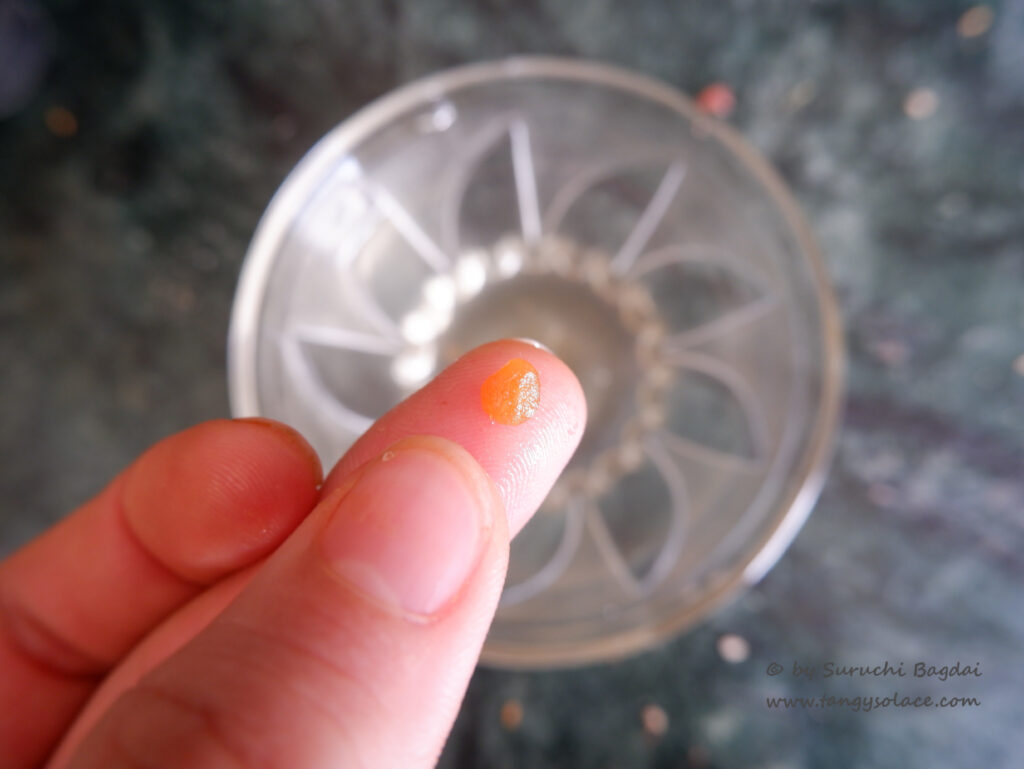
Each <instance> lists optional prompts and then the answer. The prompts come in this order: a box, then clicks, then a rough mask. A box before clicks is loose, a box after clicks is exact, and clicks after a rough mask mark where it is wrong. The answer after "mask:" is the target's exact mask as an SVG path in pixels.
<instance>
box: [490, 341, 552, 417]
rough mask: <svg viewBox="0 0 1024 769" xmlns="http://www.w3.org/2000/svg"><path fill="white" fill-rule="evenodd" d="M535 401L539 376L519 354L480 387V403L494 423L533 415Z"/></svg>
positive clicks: (538, 397) (535, 407)
mask: <svg viewBox="0 0 1024 769" xmlns="http://www.w3.org/2000/svg"><path fill="white" fill-rule="evenodd" d="M539 402H540V376H539V375H538V374H537V369H535V368H534V367H533V366H531V365H530V363H529V362H528V361H525V360H523V359H522V358H513V359H512V360H510V361H509V362H508V363H506V364H505V365H504V366H502V367H501V368H500V369H498V370H497V371H495V372H494V373H493V374H491V375H490V376H489V377H487V379H485V380H484V383H483V385H482V386H481V387H480V404H481V405H482V406H483V407H484V411H486V412H487V416H489V417H490V418H491V421H492V422H497V423H498V424H502V425H518V424H522V423H523V422H525V421H526V420H527V419H529V418H530V417H532V416H533V415H534V413H535V412H536V411H537V404H538V403H539Z"/></svg>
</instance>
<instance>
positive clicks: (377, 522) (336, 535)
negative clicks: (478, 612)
mask: <svg viewBox="0 0 1024 769" xmlns="http://www.w3.org/2000/svg"><path fill="white" fill-rule="evenodd" d="M404 443H405V442H400V443H399V444H396V445H395V446H393V447H392V448H391V449H389V450H388V451H386V452H385V453H384V455H383V456H382V457H381V459H379V460H378V461H377V462H375V463H374V464H372V465H370V466H369V467H368V468H367V469H366V470H365V471H363V474H362V476H361V477H360V478H359V479H358V480H357V481H356V484H355V485H354V486H353V487H352V489H351V490H350V491H349V493H348V494H346V495H345V497H344V499H342V501H341V503H340V504H339V506H338V508H337V509H336V510H335V511H334V514H333V516H332V518H331V520H330V521H329V522H328V524H327V527H326V529H325V530H324V532H323V548H324V553H325V554H326V556H327V558H328V560H329V562H330V563H331V565H332V566H333V568H334V570H335V571H336V572H337V573H338V575H339V576H340V577H341V578H342V579H344V580H345V581H346V582H348V583H349V584H350V585H352V586H353V587H355V588H356V589H357V590H358V591H360V592H361V593H363V594H365V595H366V596H368V597H370V598H371V599H373V600H375V601H377V602H379V603H382V604H384V605H386V606H388V607H389V608H397V609H399V610H400V611H401V612H404V613H409V614H414V615H421V616H429V615H432V614H435V613H436V612H437V611H438V610H440V609H441V608H442V607H443V606H444V605H445V604H446V603H448V602H449V601H451V600H452V599H453V598H454V597H455V595H456V594H457V593H458V592H459V590H460V589H461V587H462V585H463V583H464V582H465V581H466V578H467V577H468V576H469V574H470V572H471V571H472V570H473V568H474V567H475V565H476V563H477V561H478V560H479V557H480V553H481V551H482V549H483V547H484V544H485V542H486V539H487V537H488V534H489V530H490V510H489V505H488V504H487V502H486V501H485V498H484V497H483V495H482V494H481V493H480V491H479V489H478V488H477V487H475V486H474V485H473V483H472V479H471V478H470V477H468V475H467V473H466V472H465V471H464V470H463V469H462V468H460V467H459V466H457V464H456V462H455V461H454V460H452V459H450V458H448V457H446V456H444V454H443V452H439V451H433V450H430V449H426V448H422V447H420V446H418V445H404Z"/></svg>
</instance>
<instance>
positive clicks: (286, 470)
mask: <svg viewBox="0 0 1024 769" xmlns="http://www.w3.org/2000/svg"><path fill="white" fill-rule="evenodd" d="M512 358H524V359H526V360H528V361H529V362H530V363H532V364H533V366H534V367H535V368H536V369H537V370H538V372H539V374H540V383H541V399H540V404H539V407H538V409H537V412H536V414H535V415H534V416H533V418H531V419H529V420H527V421H526V422H524V423H523V424H520V425H517V426H514V427H508V426H503V425H495V424H492V423H491V421H490V419H489V418H488V416H487V415H486V414H485V413H484V412H483V410H482V408H481V405H480V387H481V383H482V382H483V380H484V379H485V378H486V377H487V376H489V375H490V374H491V373H493V372H494V371H496V370H498V369H499V368H500V367H501V366H502V365H504V364H505V362H506V361H508V360H510V359H512ZM585 419H586V407H585V404H584V401H583V396H582V393H581V391H580V388H579V384H578V382H577V381H576V379H575V377H574V376H573V375H572V373H571V372H570V371H569V369H568V368H567V367H566V366H565V365H564V364H562V363H561V362H560V361H559V360H558V359H556V358H555V357H554V356H552V355H550V354H548V353H546V352H544V351H542V350H539V349H536V348H534V347H533V346H531V345H528V344H525V343H522V342H517V341H502V342H495V343H493V344H490V345H485V346H484V347H480V348H477V349H476V350H474V351H473V352H471V353H469V354H468V355H466V356H465V357H463V358H462V359H460V360H459V361H457V362H456V363H455V364H453V365H452V366H451V367H449V368H448V369H446V370H445V371H444V372H442V373H441V374H440V375H439V377H438V378H437V379H435V380H434V381H433V382H431V383H430V384H428V385H427V386H426V387H425V388H423V389H422V390H420V391H419V392H417V393H415V394H414V395H412V396H411V397H410V398H409V399H408V400H406V401H405V402H403V403H402V404H400V405H399V406H397V407H396V408H395V409H393V410H392V411H391V412H389V413H388V414H386V415H385V416H384V417H382V418H381V419H380V420H379V421H378V422H377V423H376V424H375V425H374V426H373V427H371V428H370V430H369V431H367V433H366V434H365V435H363V436H362V438H360V439H359V441H358V442H357V443H356V444H355V445H354V446H353V447H352V448H351V449H350V450H349V452H348V453H347V454H346V455H345V456H344V457H343V458H342V459H341V460H340V461H339V463H338V464H337V466H335V468H334V469H333V470H332V471H331V473H330V474H329V475H328V477H327V479H326V481H324V482H323V484H322V487H321V485H320V483H321V477H322V476H321V469H320V465H319V462H318V460H317V458H316V455H315V454H314V453H313V451H312V449H311V448H310V447H309V445H308V444H307V443H306V442H305V441H304V440H303V439H302V438H301V437H300V436H299V435H298V434H297V433H295V432H294V431H292V430H291V429H289V428H287V427H285V426H283V425H280V424H278V423H273V422H269V421H266V420H255V421H254V420H234V421H228V420H221V421H214V422H207V423H203V424H200V425H198V426H196V427H193V428H191V429H189V430H186V431H184V432H182V433H179V434H177V435H174V436H172V437H170V438H167V439H165V440H163V441H161V442H160V443H158V444H156V445H155V446H154V447H153V448H151V449H150V450H149V451H147V452H146V453H145V454H143V455H142V456H141V457H140V458H139V459H138V460H137V461H136V462H135V463H134V464H133V465H132V466H131V467H129V468H128V469H127V470H126V471H125V472H123V473H122V474H121V475H119V476H118V477H117V478H116V479H115V480H114V481H113V482H112V483H111V484H110V485H109V486H108V487H107V488H106V489H105V490H104V491H102V492H101V493H100V494H99V495H98V496H97V497H96V498H94V499H93V500H91V501H90V502H88V503H86V504H85V505H84V506H83V507H81V508H80V509H79V510H77V511H76V512H75V513H73V514H72V515H71V516H69V517H68V518H66V519H65V520H64V521H62V522H61V523H60V524H58V525H57V526H55V527H54V528H53V529H51V530H50V531H48V532H46V533H45V534H43V535H42V536H41V537H40V538H38V539H37V540H35V541H34V542H32V543H30V544H29V545H27V546H26V547H24V548H23V549H22V550H20V551H18V552H17V553H15V554H14V555H13V556H12V557H11V558H10V559H8V560H7V561H5V562H4V563H2V564H0V670H2V671H3V675H2V676H0V712H2V713H3V714H4V715H3V718H2V719H0V767H3V768H4V769H7V768H10V769H21V768H22V767H35V766H39V765H43V764H45V765H47V766H49V767H51V768H52V769H64V768H65V767H75V769H86V768H88V767H105V768H107V767H120V766H124V767H178V766H181V767H190V768H194V769H205V768H206V767H255V766H260V767H288V768H289V769H304V768H305V767H314V766H315V767H320V766H339V767H340V766H344V767H374V769H378V768H379V767H402V769H415V768H416V767H429V766H433V764H434V762H435V761H436V760H437V756H438V754H439V752H440V750H441V747H442V746H443V744H444V740H445V737H446V735H447V733H448V731H449V729H450V728H451V724H452V721H453V720H454V718H455V715H456V713H457V711H458V707H459V703H460V702H461V699H462V697H463V694H464V692H465V688H466V685H467V683H468V680H469V677H470V675H471V673H472V671H473V668H474V666H475V664H476V661H477V658H478V655H479V651H480V647H481V645H482V643H483V640H484V636H485V635H486V632H487V629H488V627H489V625H490V622H491V619H492V617H493V615H494V611H495V607H496V605H497V600H498V597H499V595H500V592H501V589H502V585H503V582H504V577H505V569H506V564H507V559H508V543H509V537H510V536H511V535H513V534H515V533H516V532H518V530H519V529H520V528H521V527H522V526H523V524H524V523H525V522H526V521H527V520H528V519H529V517H530V516H531V515H532V514H533V512H534V511H535V510H536V508H537V507H538V505H539V504H540V502H541V501H542V500H543V498H544V496H545V495H546V494H547V492H548V490H549V488H550V486H551V484H552V483H553V482H554V481H555V479H556V478H557V477H558V474H559V473H560V472H561V470H562V468H563V467H564V466H565V464H566V462H568V460H569V458H570V456H571V455H572V452H573V451H574V450H575V448H576V445H577V443H578V442H579V439H580V436H581V434H582V432H583V427H584V422H585ZM416 436H419V437H416ZM58 471H59V468H58ZM48 757H49V761H48V763H47V758H48Z"/></svg>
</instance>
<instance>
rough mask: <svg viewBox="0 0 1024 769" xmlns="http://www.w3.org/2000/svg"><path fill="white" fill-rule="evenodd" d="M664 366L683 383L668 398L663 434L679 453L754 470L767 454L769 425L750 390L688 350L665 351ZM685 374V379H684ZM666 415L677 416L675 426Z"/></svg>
mask: <svg viewBox="0 0 1024 769" xmlns="http://www.w3.org/2000/svg"><path fill="white" fill-rule="evenodd" d="M664 361H665V362H666V363H667V364H669V365H670V366H673V367H675V368H676V369H678V370H679V371H680V372H681V374H682V376H683V379H682V381H680V382H679V383H678V384H677V386H676V387H675V388H674V389H673V391H672V393H670V398H672V397H674V399H675V401H676V402H674V403H673V402H670V403H669V406H668V413H669V415H670V420H669V423H668V424H667V426H666V431H667V432H669V433H671V434H674V436H673V437H672V438H671V439H670V442H671V443H672V444H673V445H675V446H677V447H682V446H685V445H687V444H688V443H689V444H697V445H700V446H701V448H702V449H703V451H704V452H705V453H706V452H709V451H714V452H717V453H718V454H721V455H724V456H732V457H733V458H739V459H745V460H747V461H749V462H753V463H754V464H755V465H760V464H762V463H763V462H766V461H767V459H768V457H769V454H770V452H771V438H770V431H769V423H768V420H767V418H766V416H765V413H764V410H763V408H762V405H761V402H760V399H759V398H758V397H757V395H756V394H755V392H754V389H753V388H752V387H751V386H750V384H749V383H748V382H747V381H746V380H745V379H744V378H743V377H742V376H741V375H740V374H739V372H737V371H736V370H735V369H734V368H733V367H731V366H730V365H729V364H727V363H725V362H724V361H721V360H719V359H717V358H713V357H711V356H709V355H705V354H703V353H700V352H697V351H693V350H669V351H667V352H666V354H665V357H664ZM687 374H690V375H691V376H689V377H688V379H687ZM672 415H678V416H677V418H676V419H675V420H673V419H672Z"/></svg>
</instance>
